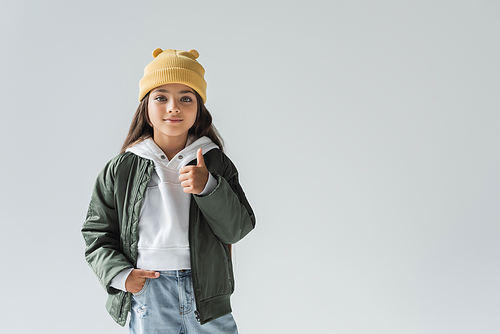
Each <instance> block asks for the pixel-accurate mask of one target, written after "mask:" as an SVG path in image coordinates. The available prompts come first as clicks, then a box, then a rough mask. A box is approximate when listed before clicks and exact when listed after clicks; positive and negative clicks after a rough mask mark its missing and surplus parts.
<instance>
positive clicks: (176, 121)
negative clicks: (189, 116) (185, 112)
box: [163, 117, 183, 123]
mask: <svg viewBox="0 0 500 334" xmlns="http://www.w3.org/2000/svg"><path fill="white" fill-rule="evenodd" d="M163 121H164V122H167V123H180V122H182V121H183V119H182V118H177V117H169V118H164V119H163Z"/></svg>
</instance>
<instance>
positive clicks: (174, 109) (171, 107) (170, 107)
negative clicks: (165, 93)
mask: <svg viewBox="0 0 500 334" xmlns="http://www.w3.org/2000/svg"><path fill="white" fill-rule="evenodd" d="M167 112H168V113H178V112H179V107H178V106H177V103H176V102H175V101H174V100H173V99H171V100H170V101H169V103H168V104H167Z"/></svg>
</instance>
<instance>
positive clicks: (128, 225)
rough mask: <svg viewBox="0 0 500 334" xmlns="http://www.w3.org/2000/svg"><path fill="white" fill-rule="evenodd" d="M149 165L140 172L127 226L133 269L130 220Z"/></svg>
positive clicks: (135, 257) (135, 256)
mask: <svg viewBox="0 0 500 334" xmlns="http://www.w3.org/2000/svg"><path fill="white" fill-rule="evenodd" d="M150 163H151V162H150ZM150 163H149V164H150ZM149 164H146V165H145V166H144V169H143V170H142V175H141V179H140V181H139V186H138V187H137V191H136V193H135V196H134V202H133V205H132V212H131V214H130V218H129V222H128V224H127V236H128V239H129V240H128V245H127V248H128V249H129V250H130V255H131V256H132V255H133V256H134V267H135V266H137V251H135V254H132V252H133V251H134V250H132V249H131V246H132V219H133V213H134V207H135V204H136V203H137V197H139V190H140V189H141V185H142V183H143V180H144V176H145V175H146V170H147V169H148V167H149Z"/></svg>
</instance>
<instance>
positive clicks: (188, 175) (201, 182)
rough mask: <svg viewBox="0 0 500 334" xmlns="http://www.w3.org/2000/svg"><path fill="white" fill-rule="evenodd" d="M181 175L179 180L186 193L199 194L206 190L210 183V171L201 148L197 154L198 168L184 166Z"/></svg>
mask: <svg viewBox="0 0 500 334" xmlns="http://www.w3.org/2000/svg"><path fill="white" fill-rule="evenodd" d="M180 173H181V175H179V180H180V181H181V186H183V187H184V192H185V193H189V194H199V193H201V192H202V191H203V189H205V185H206V184H207V181H208V169H207V167H206V166H205V160H203V154H202V152H201V148H199V149H198V152H196V166H184V167H182V168H181V170H180Z"/></svg>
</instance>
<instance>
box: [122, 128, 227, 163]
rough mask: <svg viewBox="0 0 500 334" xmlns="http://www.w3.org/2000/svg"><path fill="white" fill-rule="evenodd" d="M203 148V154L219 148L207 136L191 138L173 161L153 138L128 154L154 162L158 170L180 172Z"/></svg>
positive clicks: (136, 146) (131, 148)
mask: <svg viewBox="0 0 500 334" xmlns="http://www.w3.org/2000/svg"><path fill="white" fill-rule="evenodd" d="M199 148H201V150H202V153H203V154H205V153H207V152H208V151H210V150H212V149H214V148H219V147H218V146H217V145H215V144H214V142H212V140H211V139H210V138H208V137H206V136H203V137H201V138H198V139H196V137H189V138H188V140H187V142H186V147H184V149H182V150H181V151H180V152H179V153H177V154H176V155H175V156H174V157H173V158H172V160H168V158H167V155H166V154H165V153H164V152H163V151H162V149H161V148H160V147H159V146H158V145H157V144H156V143H155V142H154V140H153V138H147V139H145V140H144V141H142V142H140V143H138V144H136V145H134V146H132V147H129V148H128V149H127V150H126V152H132V153H134V154H135V155H138V156H140V157H141V158H145V159H149V160H153V162H154V163H155V166H156V167H157V168H158V167H160V168H162V169H164V168H166V169H169V170H172V171H174V170H175V171H178V170H179V169H181V168H182V167H184V166H186V165H187V164H188V163H189V162H191V161H193V160H195V159H196V152H197V151H198V149H199Z"/></svg>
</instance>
